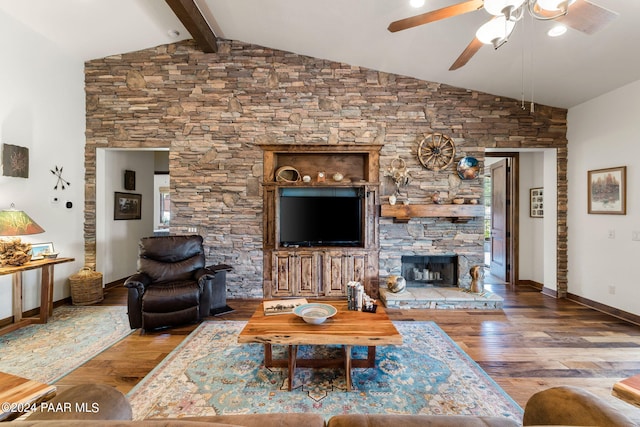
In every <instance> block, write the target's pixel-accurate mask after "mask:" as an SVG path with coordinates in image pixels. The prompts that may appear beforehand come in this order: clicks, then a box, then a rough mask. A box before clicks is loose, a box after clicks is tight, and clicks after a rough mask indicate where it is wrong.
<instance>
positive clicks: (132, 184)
mask: <svg viewBox="0 0 640 427" xmlns="http://www.w3.org/2000/svg"><path fill="white" fill-rule="evenodd" d="M124 189H125V190H129V191H135V189H136V171H130V170H126V171H124Z"/></svg>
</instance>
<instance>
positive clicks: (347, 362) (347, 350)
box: [344, 345, 351, 391]
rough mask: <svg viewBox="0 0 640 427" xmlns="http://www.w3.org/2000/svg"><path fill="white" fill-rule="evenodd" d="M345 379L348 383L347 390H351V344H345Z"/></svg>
mask: <svg viewBox="0 0 640 427" xmlns="http://www.w3.org/2000/svg"><path fill="white" fill-rule="evenodd" d="M344 380H345V382H346V383H347V391H351V346H350V345H345V346H344Z"/></svg>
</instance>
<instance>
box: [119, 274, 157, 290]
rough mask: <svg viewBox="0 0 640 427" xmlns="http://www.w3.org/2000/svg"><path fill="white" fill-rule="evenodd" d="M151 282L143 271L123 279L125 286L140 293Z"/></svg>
mask: <svg viewBox="0 0 640 427" xmlns="http://www.w3.org/2000/svg"><path fill="white" fill-rule="evenodd" d="M150 284H151V277H149V276H148V275H146V274H144V273H136V274H134V275H133V276H131V277H129V278H128V279H127V280H125V281H124V286H125V287H126V288H129V289H132V288H135V289H137V290H138V292H139V293H140V294H141V295H142V294H143V293H144V290H145V289H146V288H147V286H149V285H150Z"/></svg>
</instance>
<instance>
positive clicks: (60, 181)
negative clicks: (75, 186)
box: [49, 166, 71, 190]
mask: <svg viewBox="0 0 640 427" xmlns="http://www.w3.org/2000/svg"><path fill="white" fill-rule="evenodd" d="M49 171H50V172H51V173H52V174H54V175H55V176H57V177H58V181H57V182H56V185H55V186H54V187H53V189H54V190H57V189H58V187H60V189H61V190H64V189H66V188H67V187H68V186H70V185H71V183H70V182H69V181H67V180H66V179H64V178H63V177H62V166H60V169H58V166H56V167H55V169H49Z"/></svg>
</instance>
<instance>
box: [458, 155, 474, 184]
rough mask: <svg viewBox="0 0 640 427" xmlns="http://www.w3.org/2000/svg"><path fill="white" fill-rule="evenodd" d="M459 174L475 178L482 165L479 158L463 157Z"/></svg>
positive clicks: (459, 164)
mask: <svg viewBox="0 0 640 427" xmlns="http://www.w3.org/2000/svg"><path fill="white" fill-rule="evenodd" d="M456 170H457V171H458V176H459V177H460V178H461V179H465V180H467V179H475V178H477V177H478V174H479V173H480V166H479V165H478V159H476V158H475V157H463V158H462V159H460V161H459V162H458V167H457V168H456Z"/></svg>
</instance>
